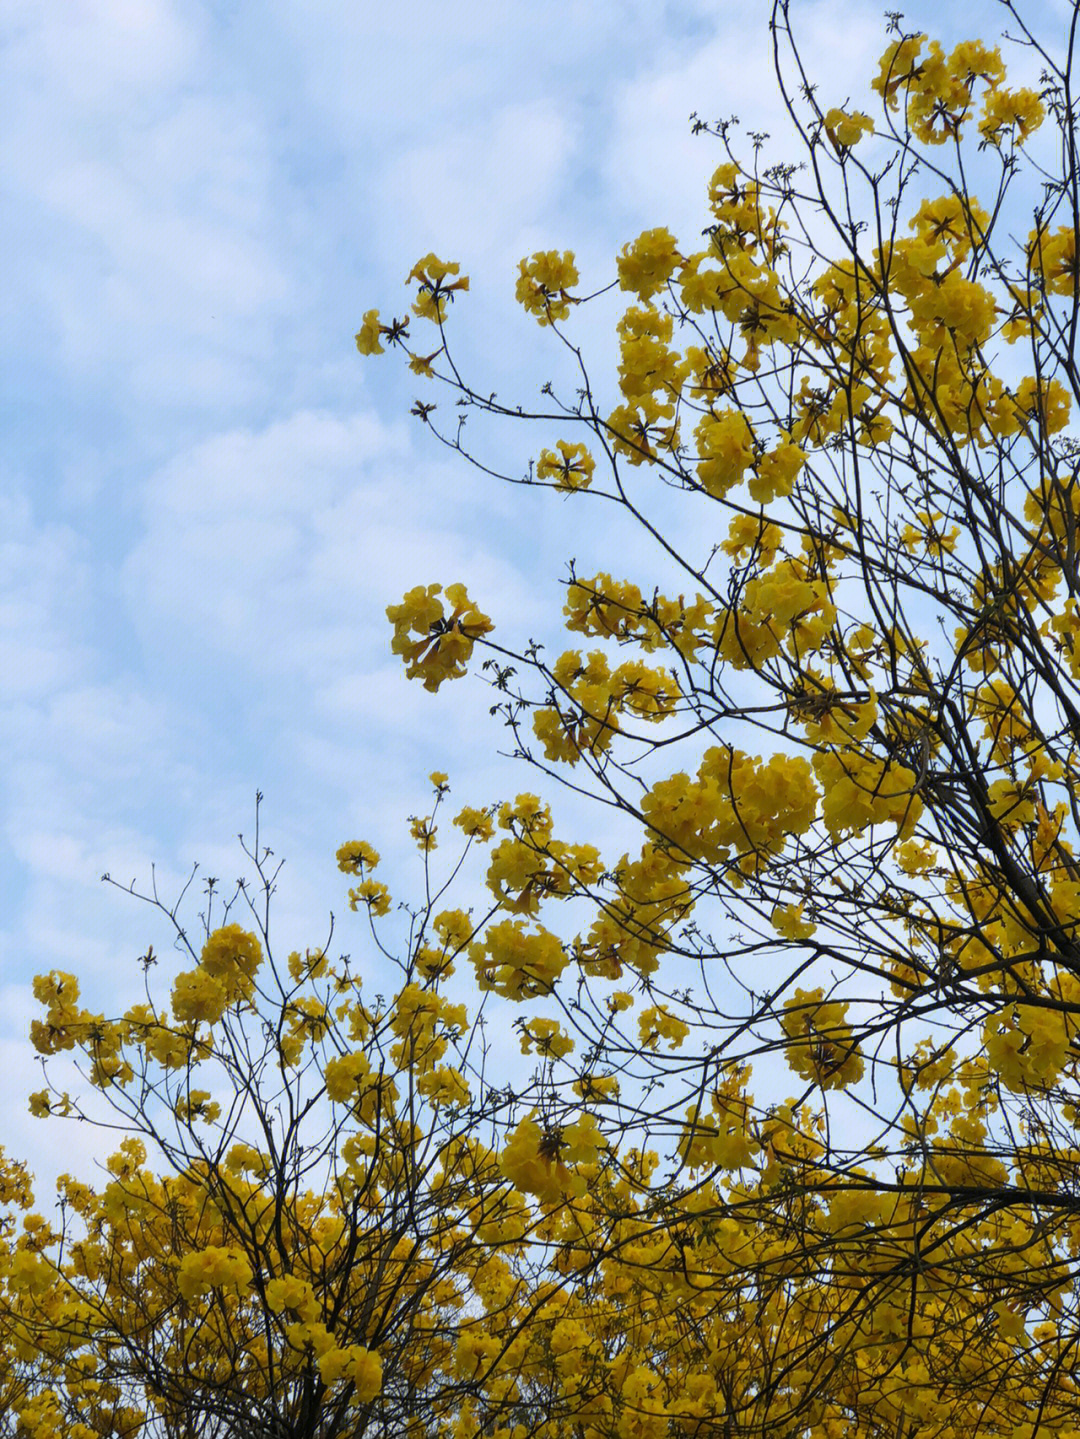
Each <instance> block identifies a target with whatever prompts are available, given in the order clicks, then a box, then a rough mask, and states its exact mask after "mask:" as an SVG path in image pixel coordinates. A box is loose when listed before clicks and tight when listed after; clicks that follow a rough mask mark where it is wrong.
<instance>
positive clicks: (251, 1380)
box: [0, 775, 585, 1439]
mask: <svg viewBox="0 0 1080 1439" xmlns="http://www.w3.org/2000/svg"><path fill="white" fill-rule="evenodd" d="M444 778H445V777H444V776H439V775H435V776H433V779H434V781H435V783H436V791H435V793H436V806H435V809H434V810H433V816H434V814H435V813H436V812H437V809H438V801H439V799H440V797H441V796H442V795H443V794H444V793H445V785H444V784H443V780H444ZM431 822H432V823H433V822H434V821H433V819H432V821H431ZM457 822H458V824H459V826H460V827H461V829H462V830H463V831H464V835H465V839H464V844H465V848H466V850H467V848H468V846H469V845H470V844H472V843H473V842H474V841H476V840H480V841H482V840H483V839H484V838H485V837H487V836H489V835H490V833H491V820H490V818H489V817H488V816H487V815H486V814H485V813H483V812H481V811H474V810H469V809H466V810H464V811H462V812H461V813H460V814H459V815H458V816H457ZM248 857H249V859H250V860H251V862H252V864H253V866H254V870H255V875H256V883H255V884H254V885H248V884H245V883H243V882H241V884H240V885H239V886H238V889H237V891H236V892H235V893H234V894H233V896H232V898H231V900H230V901H228V902H227V903H225V904H224V905H222V904H221V902H220V900H219V898H218V895H217V890H216V882H215V881H209V882H208V886H207V891H206V900H207V902H206V908H205V910H204V912H203V917H202V928H203V935H202V942H201V944H199V945H198V946H195V945H193V944H192V943H191V941H190V940H189V938H188V935H187V932H186V930H185V928H184V926H183V924H182V901H183V898H184V897H183V896H181V902H178V904H177V905H174V906H171V907H167V906H166V905H165V904H164V903H163V902H162V901H160V900H159V899H158V897H157V895H156V892H155V893H152V894H150V895H146V896H141V897H143V898H147V899H149V900H150V902H151V903H152V904H153V905H154V907H155V909H157V910H158V911H160V912H161V913H162V914H164V915H165V916H167V918H168V920H169V922H170V923H171V925H172V927H173V928H174V931H175V937H176V939H177V942H178V945H179V946H180V948H181V950H182V952H184V953H186V954H187V955H188V958H189V960H190V961H191V962H192V963H191V967H190V968H186V969H183V970H182V971H181V972H180V973H178V974H177V975H176V976H175V977H174V978H173V980H172V983H171V989H170V992H169V993H168V996H167V998H166V997H164V996H159V995H158V994H157V993H156V992H155V985H154V983H153V979H154V973H153V970H154V966H155V965H156V963H157V961H156V959H155V956H154V954H153V948H152V946H151V947H150V949H148V951H147V954H146V955H144V956H143V959H142V963H143V967H144V970H145V972H146V976H147V983H146V1002H145V1003H140V1004H136V1005H133V1006H132V1007H131V1008H129V1009H128V1010H127V1011H126V1012H124V1013H123V1014H121V1015H119V1016H116V1017H108V1016H106V1015H104V1014H101V1013H96V1012H94V1011H93V1010H90V1009H87V1008H85V1007H83V1005H82V1004H81V1002H80V994H79V985H78V981H77V980H76V978H75V977H74V976H73V975H70V974H63V973H60V972H58V971H53V972H52V973H50V974H48V975H42V976H40V977H39V979H38V980H37V981H36V982H35V994H36V997H37V999H38V1000H39V1001H40V1003H41V1004H42V1006H43V1009H44V1014H43V1017H42V1018H41V1019H40V1020H37V1021H35V1022H34V1025H33V1029H32V1039H33V1042H34V1045H35V1047H36V1048H37V1050H38V1051H39V1053H40V1054H41V1056H42V1059H43V1063H44V1065H45V1072H46V1077H47V1080H49V1076H50V1075H51V1069H50V1064H51V1062H52V1061H53V1059H54V1058H55V1057H56V1056H60V1055H64V1054H70V1055H74V1056H78V1057H79V1059H80V1060H81V1062H82V1064H81V1072H82V1075H83V1078H84V1080H85V1082H86V1084H87V1085H88V1086H89V1087H90V1088H91V1089H92V1090H96V1091H97V1092H98V1093H99V1095H100V1096H101V1098H103V1099H104V1100H105V1101H107V1109H106V1110H105V1114H106V1118H105V1119H104V1120H103V1119H102V1117H101V1110H100V1107H99V1109H98V1110H97V1111H93V1110H91V1109H88V1108H87V1107H86V1103H85V1099H82V1100H81V1099H80V1098H78V1097H76V1098H72V1097H71V1095H70V1094H69V1093H66V1092H63V1091H62V1090H60V1089H59V1088H58V1087H57V1085H56V1084H54V1083H53V1082H51V1080H50V1081H49V1082H47V1083H46V1087H45V1088H44V1089H42V1090H40V1091H39V1092H38V1093H36V1094H33V1095H32V1096H31V1098H30V1107H31V1110H32V1111H33V1112H34V1113H36V1114H38V1115H40V1116H42V1117H54V1119H55V1120H56V1121H59V1120H60V1119H61V1118H64V1117H68V1118H70V1117H78V1118H81V1119H87V1120H88V1121H89V1122H91V1123H97V1124H102V1123H104V1124H105V1125H106V1126H107V1127H108V1128H110V1129H114V1130H119V1131H120V1132H121V1133H122V1134H123V1135H124V1138H123V1139H122V1141H121V1142H120V1143H119V1147H118V1149H117V1151H116V1153H115V1154H113V1156H112V1157H111V1158H110V1159H109V1161H108V1166H107V1168H108V1174H107V1177H106V1181H105V1183H104V1184H103V1185H97V1186H94V1185H91V1184H88V1183H86V1182H84V1181H82V1180H80V1179H78V1178H75V1177H73V1176H72V1175H64V1176H62V1178H61V1180H60V1184H59V1191H60V1216H61V1217H60V1221H59V1222H58V1223H51V1222H49V1221H47V1220H46V1219H45V1218H43V1217H42V1216H41V1215H40V1214H37V1213H35V1212H33V1201H32V1196H31V1194H30V1191H29V1183H28V1179H27V1176H26V1175H25V1173H24V1171H22V1170H21V1169H20V1168H19V1167H18V1166H17V1165H10V1166H7V1167H5V1168H0V1186H2V1187H0V1200H2V1201H3V1207H4V1213H5V1215H6V1218H5V1219H4V1222H3V1225H2V1226H0V1336H2V1340H0V1350H2V1351H3V1353H4V1355H5V1356H6V1358H5V1363H6V1364H7V1365H8V1366H9V1367H8V1368H7V1369H5V1370H0V1398H2V1400H3V1413H4V1420H3V1422H4V1423H6V1424H7V1425H8V1426H9V1427H8V1429H7V1430H0V1432H7V1433H15V1434H17V1435H20V1436H21V1435H26V1436H37V1439H45V1436H54V1435H55V1436H60V1435H63V1436H65V1439H68V1436H70V1439H89V1436H92V1435H113V1434H115V1435H129V1434H136V1433H143V1432H146V1433H149V1434H155V1435H157V1434H163V1435H191V1434H200V1435H207V1436H210V1435H222V1436H225V1435H236V1434H240V1433H243V1434H246V1435H253V1436H255V1435H259V1436H273V1439H278V1436H285V1435H288V1436H296V1439H301V1436H309V1439H324V1436H325V1439H329V1436H334V1435H354V1434H360V1433H363V1432H367V1431H368V1430H371V1431H373V1432H386V1433H391V1432H393V1433H404V1432H410V1433H412V1432H415V1433H419V1432H420V1427H418V1426H419V1424H420V1418H421V1416H426V1417H427V1419H428V1420H429V1421H435V1420H437V1419H438V1418H439V1417H441V1416H445V1415H447V1414H451V1415H453V1414H456V1413H458V1412H459V1411H460V1409H461V1406H462V1404H463V1403H464V1402H465V1401H466V1400H467V1399H468V1398H469V1396H470V1395H471V1394H473V1393H474V1392H475V1391H476V1389H477V1385H476V1383H475V1375H474V1369H475V1365H470V1364H469V1363H467V1362H466V1358H464V1357H463V1356H468V1355H469V1353H470V1346H471V1345H474V1344H476V1343H479V1342H481V1341H482V1342H486V1339H485V1337H484V1336H485V1335H486V1332H487V1328H488V1325H487V1322H486V1315H487V1313H488V1312H491V1311H495V1312H498V1310H499V1309H501V1308H503V1307H505V1306H507V1305H509V1304H514V1305H521V1303H522V1299H521V1296H520V1294H519V1290H520V1289H522V1287H523V1286H526V1285H527V1280H528V1271H527V1265H526V1263H525V1260H526V1258H527V1256H526V1253H525V1248H524V1246H523V1244H522V1242H521V1241H522V1239H523V1238H524V1236H525V1235H526V1234H527V1233H528V1232H529V1231H530V1229H531V1227H532V1223H531V1221H530V1218H529V1215H528V1213H527V1208H526V1204H525V1201H524V1199H523V1198H522V1197H521V1196H520V1195H518V1194H516V1193H515V1191H514V1190H513V1189H512V1187H511V1186H510V1185H509V1184H508V1183H507V1181H506V1178H505V1176H504V1175H503V1174H502V1172H501V1170H500V1167H499V1163H498V1155H497V1153H496V1151H495V1150H493V1149H492V1148H491V1146H490V1143H488V1142H486V1141H485V1133H488V1132H490V1130H491V1127H492V1125H493V1124H495V1123H497V1121H498V1120H499V1117H500V1115H501V1112H502V1110H503V1108H504V1107H505V1103H506V1099H505V1096H503V1094H502V1093H501V1091H499V1090H498V1089H497V1088H496V1087H493V1086H492V1085H490V1084H489V1083H487V1081H486V1079H485V1075H484V1052H483V1043H482V1036H481V1035H480V1034H479V1032H478V1031H477V1030H476V1028H475V1026H473V1025H471V1024H470V1022H469V1019H468V1015H467V1012H466V1008H465V1006H464V1005H463V1004H459V1003H454V1002H451V1000H449V999H448V998H445V997H444V996H443V994H442V993H441V992H440V988H439V984H440V981H441V980H443V979H444V978H445V977H446V976H447V975H449V974H451V973H452V972H453V960H452V955H453V954H454V953H455V952H456V951H457V950H458V949H460V948H461V946H462V945H463V944H464V943H466V942H467V941H468V939H469V938H470V936H471V933H472V924H471V922H470V920H469V918H468V916H466V915H465V914H464V913H463V912H461V911H459V910H451V909H447V908H443V907H442V906H441V899H442V893H441V891H440V890H439V889H438V888H434V887H432V886H431V885H430V879H431V876H430V873H429V875H428V880H429V887H428V889H427V892H426V899H425V902H424V903H423V904H422V905H421V906H420V907H419V908H418V909H417V910H416V911H415V912H414V913H413V914H412V916H411V927H410V931H409V936H408V942H407V944H406V946H405V954H406V958H404V959H402V960H400V961H397V960H395V957H394V956H393V955H392V954H391V952H390V951H389V950H386V951H384V958H385V959H386V960H387V961H389V962H390V963H391V965H393V964H394V963H396V964H397V967H398V970H399V974H398V979H399V983H398V986H397V988H396V990H395V992H394V994H393V995H392V997H390V998H383V997H382V996H379V995H373V996H370V997H369V996H368V995H366V994H364V993H363V992H362V983H361V979H360V976H359V974H358V972H357V969H356V967H354V966H353V965H351V964H350V961H349V959H348V957H347V956H344V957H340V958H337V959H334V958H332V957H331V955H330V953H329V952H327V950H326V949H325V948H324V947H318V948H313V949H307V950H306V951H304V952H303V953H300V952H299V951H294V952H293V953H291V954H290V955H289V956H288V958H287V960H286V961H285V962H284V963H282V962H280V961H279V960H277V959H275V957H274V955H273V953H272V949H271V946H270V934H269V920H270V915H269V901H270V895H271V893H272V892H273V889H274V883H275V879H276V876H277V872H278V870H277V868H275V867H274V866H273V864H272V863H271V861H270V854H269V851H265V850H260V846H259V843H258V839H256V843H255V846H254V848H252V849H251V850H250V851H248ZM378 860H379V856H378V855H377V854H376V852H375V851H374V850H373V849H372V847H371V846H370V845H368V844H366V843H363V842H356V843H351V844H347V845H344V846H343V847H342V849H341V850H340V851H339V853H338V863H339V867H340V868H341V869H342V870H343V871H345V872H346V873H347V874H349V875H350V876H352V877H354V879H355V883H354V884H353V887H352V888H351V889H350V891H349V902H350V905H351V906H352V908H353V909H358V910H360V911H361V912H364V911H366V912H367V913H368V914H369V915H370V917H371V919H372V920H373V921H374V920H375V919H377V918H378V917H379V916H381V915H383V914H385V913H386V912H387V910H388V909H389V906H390V902H389V898H388V895H387V891H386V889H385V886H383V885H382V884H381V883H379V882H378V881H377V880H375V879H374V878H373V877H372V871H373V869H374V868H375V867H376V866H377V864H378ZM238 920H242V921H244V922H243V923H241V922H238ZM246 926H249V927H246ZM367 967H368V966H365V968H367ZM390 973H393V968H391V969H390ZM474 1091H475V1092H474ZM584 1138H585V1135H584V1131H583V1135H582V1139H583V1142H584ZM515 1235H516V1236H517V1241H518V1242H517V1243H516V1244H515V1243H510V1242H509V1241H510V1240H512V1239H513V1238H514V1236H515ZM499 1348H500V1346H498V1345H497V1346H496V1347H495V1351H494V1352H498V1350H499ZM485 1352H492V1351H490V1349H489V1350H488V1351H485ZM493 1404H494V1405H495V1406H496V1409H497V1407H498V1406H497V1403H496V1398H495V1396H494V1395H491V1394H489V1396H488V1406H489V1409H490V1407H491V1405H493ZM410 1426H411V1427H410Z"/></svg>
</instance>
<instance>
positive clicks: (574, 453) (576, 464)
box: [536, 440, 596, 490]
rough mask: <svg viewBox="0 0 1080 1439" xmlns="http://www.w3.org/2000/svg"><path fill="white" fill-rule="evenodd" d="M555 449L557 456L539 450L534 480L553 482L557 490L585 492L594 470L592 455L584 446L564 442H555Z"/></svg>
mask: <svg viewBox="0 0 1080 1439" xmlns="http://www.w3.org/2000/svg"><path fill="white" fill-rule="evenodd" d="M556 449H557V450H558V451H559V453H558V454H557V455H556V454H555V453H554V451H552V450H541V452H540V458H539V460H538V461H537V464H536V478H537V479H538V480H554V482H555V488H556V489H557V490H587V489H588V488H589V486H590V485H591V484H592V477H593V471H594V470H595V468H596V461H595V460H594V459H593V457H592V455H590V454H589V452H588V450H587V449H586V448H585V446H584V445H571V444H568V443H567V442H566V441H565V440H557V441H556Z"/></svg>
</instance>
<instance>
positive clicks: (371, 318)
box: [356, 310, 383, 355]
mask: <svg viewBox="0 0 1080 1439" xmlns="http://www.w3.org/2000/svg"><path fill="white" fill-rule="evenodd" d="M382 333H383V327H382V325H380V324H379V312H378V310H368V311H367V312H366V314H365V315H364V323H363V324H362V325H361V326H360V329H359V331H358V332H357V336H356V348H357V349H358V350H359V351H360V353H361V354H362V355H381V354H382V353H383V347H382V345H381V344H380V342H379V337H380V335H382Z"/></svg>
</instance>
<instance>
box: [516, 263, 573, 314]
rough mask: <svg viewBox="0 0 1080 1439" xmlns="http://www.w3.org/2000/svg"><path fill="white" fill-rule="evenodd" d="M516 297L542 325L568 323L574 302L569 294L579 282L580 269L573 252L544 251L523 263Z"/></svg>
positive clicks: (520, 268)
mask: <svg viewBox="0 0 1080 1439" xmlns="http://www.w3.org/2000/svg"><path fill="white" fill-rule="evenodd" d="M518 270H519V274H518V281H517V286H516V287H515V291H514V293H515V297H516V299H517V302H518V304H519V305H522V306H524V308H525V310H526V311H527V312H528V313H529V314H530V315H535V316H536V318H537V320H538V321H539V322H540V324H541V325H550V324H551V323H552V321H554V320H565V319H566V318H567V317H568V316H569V314H570V306H571V305H572V304H574V303H575V300H574V297H573V296H572V295H571V294H570V293H569V292H570V291H571V290H572V289H573V288H574V286H575V285H576V284H577V282H578V278H579V276H578V270H577V266H576V265H575V264H574V254H573V251H572V250H564V251H562V252H561V253H560V252H559V251H558V250H543V251H539V252H538V253H537V254H535V255H533V256H532V257H531V259H527V260H522V261H521V263H520V265H519V266H518Z"/></svg>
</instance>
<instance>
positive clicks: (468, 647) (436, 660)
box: [386, 584, 493, 691]
mask: <svg viewBox="0 0 1080 1439" xmlns="http://www.w3.org/2000/svg"><path fill="white" fill-rule="evenodd" d="M442 592H443V587H442V585H426V586H425V585H417V586H415V588H413V589H411V590H409V591H408V593H407V594H406V595H405V597H404V599H403V601H402V603H401V604H400V605H388V606H387V609H386V617H387V619H389V620H390V622H391V624H392V625H393V626H394V639H393V643H392V649H393V651H394V654H396V655H400V656H401V657H402V659H403V660H404V661H405V665H406V670H405V673H406V674H407V675H408V677H409V678H410V679H412V678H414V677H416V678H419V679H422V680H423V681H424V688H425V689H428V690H432V691H434V690H437V689H438V688H439V686H440V685H441V684H442V683H443V681H444V680H447V679H459V678H460V677H461V676H462V675H463V674H464V673H465V670H466V666H467V664H468V661H469V657H470V655H471V654H472V651H473V645H474V644H475V643H476V641H477V640H478V639H480V638H481V637H482V636H483V635H486V634H490V632H491V630H492V628H493V626H492V623H491V620H490V619H489V618H488V616H487V615H485V614H482V613H481V612H480V610H478V609H477V608H476V606H475V605H474V604H473V602H472V601H471V600H470V599H469V596H468V594H467V593H466V590H465V586H464V585H461V584H454V585H447V587H446V601H447V604H449V605H452V606H453V608H452V610H451V612H450V614H447V613H446V610H445V608H444V606H443V602H442V600H440V599H439V595H441V594H442Z"/></svg>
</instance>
